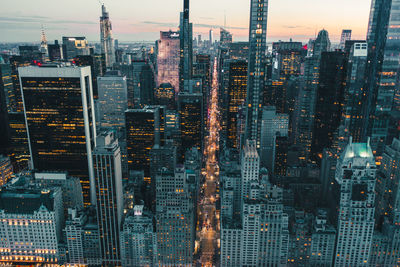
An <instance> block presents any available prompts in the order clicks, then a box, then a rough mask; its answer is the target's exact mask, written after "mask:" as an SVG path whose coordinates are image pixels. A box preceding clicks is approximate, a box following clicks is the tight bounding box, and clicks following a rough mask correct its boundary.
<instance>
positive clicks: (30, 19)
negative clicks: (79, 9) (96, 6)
mask: <svg viewBox="0 0 400 267" xmlns="http://www.w3.org/2000/svg"><path fill="white" fill-rule="evenodd" d="M0 22H9V23H10V22H13V23H42V24H97V22H94V21H87V20H60V19H54V18H50V17H44V16H21V15H14V16H10V15H6V16H4V15H2V16H1V15H0ZM0 27H3V25H1V24H0Z"/></svg>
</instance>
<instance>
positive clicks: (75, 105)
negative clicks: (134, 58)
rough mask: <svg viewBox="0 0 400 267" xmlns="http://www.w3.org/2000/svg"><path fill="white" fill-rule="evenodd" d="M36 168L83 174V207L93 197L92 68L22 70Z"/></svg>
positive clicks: (20, 72) (37, 68) (20, 73)
mask: <svg viewBox="0 0 400 267" xmlns="http://www.w3.org/2000/svg"><path fill="white" fill-rule="evenodd" d="M19 76H20V77H19V78H20V84H21V91H22V93H23V100H24V110H25V119H26V123H27V131H28V138H29V148H30V155H31V159H32V167H33V168H34V169H35V170H38V171H68V173H69V174H70V175H71V176H74V177H79V178H80V180H81V184H82V189H83V198H84V203H85V205H88V204H89V203H90V200H94V199H95V191H94V180H93V178H94V176H93V169H92V157H91V154H92V151H91V150H92V149H91V147H92V145H93V144H95V140H93V137H94V136H95V135H96V129H95V119H94V118H95V116H94V108H93V94H92V84H91V74H90V68H89V67H64V66H57V65H56V66H54V67H53V66H49V67H33V66H31V67H23V68H19Z"/></svg>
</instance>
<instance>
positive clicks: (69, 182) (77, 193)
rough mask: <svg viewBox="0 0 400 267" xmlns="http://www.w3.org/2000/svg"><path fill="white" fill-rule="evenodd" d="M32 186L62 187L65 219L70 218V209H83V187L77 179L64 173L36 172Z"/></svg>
mask: <svg viewBox="0 0 400 267" xmlns="http://www.w3.org/2000/svg"><path fill="white" fill-rule="evenodd" d="M32 178H34V179H33V180H32V184H35V185H38V186H39V187H41V188H52V187H60V188H61V191H62V202H63V207H64V218H67V217H68V209H71V208H72V209H79V210H80V209H83V195H82V186H81V183H80V181H79V178H77V177H71V176H69V175H68V174H67V173H63V172H35V173H34V174H33V175H32Z"/></svg>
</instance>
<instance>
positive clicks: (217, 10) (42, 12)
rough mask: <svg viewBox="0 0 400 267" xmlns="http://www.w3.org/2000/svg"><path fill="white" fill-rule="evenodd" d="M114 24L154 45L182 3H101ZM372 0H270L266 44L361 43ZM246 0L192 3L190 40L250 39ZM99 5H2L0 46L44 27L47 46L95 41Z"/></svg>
mask: <svg viewBox="0 0 400 267" xmlns="http://www.w3.org/2000/svg"><path fill="white" fill-rule="evenodd" d="M104 3H105V5H106V7H107V10H108V11H109V12H110V17H111V20H112V23H113V32H114V38H116V39H119V40H120V42H123V41H142V40H144V41H155V40H156V39H158V37H159V31H160V30H168V29H172V30H174V29H176V27H177V25H178V21H179V12H180V11H181V10H182V5H183V4H182V3H183V0H144V1H142V0H104ZM370 4H371V0H301V1H300V0H270V1H269V15H268V33H267V41H276V40H288V39H289V38H293V40H300V41H306V40H308V39H309V38H311V37H314V35H315V33H316V32H318V30H320V29H322V28H325V29H327V30H328V32H329V34H330V38H331V40H332V41H334V42H335V41H338V39H339V38H340V33H341V30H342V29H344V28H346V29H347V28H348V29H352V30H353V39H365V36H366V31H367V25H368V16H369V9H370ZM249 8H250V0H191V6H190V19H191V22H193V24H194V29H193V35H194V36H197V34H200V33H201V34H203V36H202V38H203V39H206V40H207V39H208V31H209V29H210V28H211V27H214V28H215V29H214V33H215V34H214V35H215V37H217V36H218V35H219V27H220V26H223V25H224V14H226V22H227V28H228V29H229V30H230V31H231V32H232V33H233V34H234V41H242V40H247V39H248V24H249ZM100 12H101V6H100V4H99V1H97V0H68V1H67V0H34V1H33V0H1V10H0V42H21V41H29V42H33V41H35V42H39V41H40V29H41V24H43V26H44V28H45V31H46V35H47V38H48V40H49V42H51V43H52V42H53V40H54V39H59V40H60V39H61V37H62V36H86V37H87V39H88V40H89V41H98V39H99V23H98V22H99V16H100Z"/></svg>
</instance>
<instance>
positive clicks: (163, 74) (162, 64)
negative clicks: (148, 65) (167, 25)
mask: <svg viewBox="0 0 400 267" xmlns="http://www.w3.org/2000/svg"><path fill="white" fill-rule="evenodd" d="M156 44H157V86H160V85H161V84H164V83H170V84H171V85H172V86H173V88H174V90H175V93H176V94H178V92H179V77H180V76H179V64H180V36H179V32H173V31H169V32H160V40H158V41H157V43H156Z"/></svg>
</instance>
